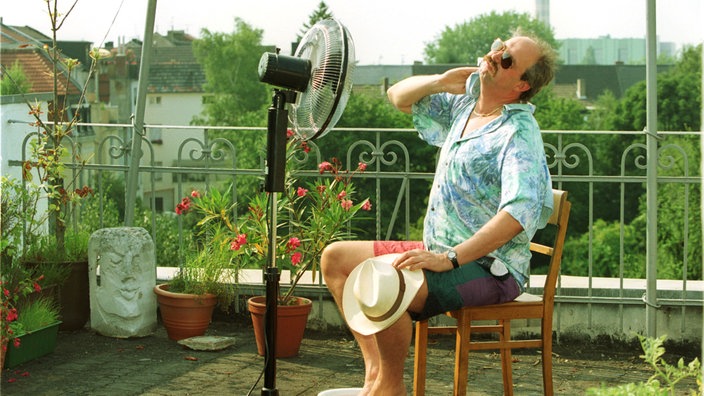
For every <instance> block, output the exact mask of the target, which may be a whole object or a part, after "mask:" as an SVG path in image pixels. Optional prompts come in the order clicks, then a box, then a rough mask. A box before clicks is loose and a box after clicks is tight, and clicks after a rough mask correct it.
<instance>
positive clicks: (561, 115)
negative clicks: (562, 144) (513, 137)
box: [531, 88, 587, 130]
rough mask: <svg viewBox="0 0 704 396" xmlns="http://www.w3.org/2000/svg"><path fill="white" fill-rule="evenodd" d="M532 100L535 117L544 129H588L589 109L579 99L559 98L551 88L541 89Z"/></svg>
mask: <svg viewBox="0 0 704 396" xmlns="http://www.w3.org/2000/svg"><path fill="white" fill-rule="evenodd" d="M531 102H532V103H533V104H534V105H535V106H536V110H535V118H536V120H537V121H538V124H539V125H540V128H541V129H543V130H583V129H586V126H587V125H586V121H585V117H586V113H587V109H586V108H585V107H584V105H583V104H582V103H581V102H579V101H578V100H577V99H567V98H558V97H557V96H555V94H554V93H553V92H552V90H551V89H549V88H548V89H544V90H542V91H540V92H539V93H538V94H537V95H536V96H535V97H534V98H533V99H532V100H531Z"/></svg>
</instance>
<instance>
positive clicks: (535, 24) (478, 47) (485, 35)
mask: <svg viewBox="0 0 704 396" xmlns="http://www.w3.org/2000/svg"><path fill="white" fill-rule="evenodd" d="M518 28H520V29H521V30H522V31H524V32H527V33H531V34H534V35H535V36H537V37H539V38H541V39H543V40H544V41H546V42H547V43H548V44H550V45H551V46H552V47H553V48H556V49H557V48H558V47H559V44H558V43H557V41H556V40H555V38H554V33H553V32H552V28H550V27H549V26H547V25H545V24H544V23H542V22H540V21H538V20H536V19H533V18H532V17H531V16H530V15H528V14H519V13H517V12H512V11H511V12H505V13H502V14H498V13H496V12H494V11H492V12H491V13H490V14H484V15H480V16H478V17H476V18H474V19H471V20H469V21H467V22H464V23H460V24H457V25H455V26H454V27H453V28H450V27H445V30H443V31H442V33H441V34H440V35H439V37H438V38H437V39H436V40H435V41H433V42H430V43H429V44H427V45H426V47H425V61H426V62H427V63H431V64H441V63H460V64H469V65H476V63H477V58H480V57H483V56H484V55H486V53H487V52H489V47H490V46H491V43H492V42H493V41H494V39H496V38H497V37H499V38H504V39H506V38H510V37H511V36H512V35H513V33H514V31H516V29H518Z"/></svg>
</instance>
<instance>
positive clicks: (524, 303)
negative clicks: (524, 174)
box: [413, 190, 570, 396]
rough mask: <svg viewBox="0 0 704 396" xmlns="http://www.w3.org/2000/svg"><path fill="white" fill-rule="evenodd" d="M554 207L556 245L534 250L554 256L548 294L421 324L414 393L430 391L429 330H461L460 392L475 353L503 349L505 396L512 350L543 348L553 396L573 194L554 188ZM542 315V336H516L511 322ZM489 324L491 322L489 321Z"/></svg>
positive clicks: (547, 387)
mask: <svg viewBox="0 0 704 396" xmlns="http://www.w3.org/2000/svg"><path fill="white" fill-rule="evenodd" d="M553 199H554V210H553V213H552V216H550V220H549V222H548V224H552V225H554V226H555V227H556V228H557V230H556V234H555V238H554V241H553V243H552V246H547V245H541V244H538V243H533V242H531V246H530V250H531V251H532V252H534V253H539V254H543V255H546V256H549V257H550V266H549V270H548V274H547V277H546V279H545V286H544V288H543V295H542V297H541V296H535V295H532V294H528V293H524V294H521V295H520V296H518V298H516V299H515V300H514V301H511V302H508V303H504V304H495V305H486V306H479V307H465V308H462V309H460V310H457V311H452V312H447V313H446V314H447V315H448V316H450V317H453V318H455V319H456V320H457V323H456V326H447V327H428V321H427V320H425V321H420V322H416V329H415V330H416V335H415V361H414V369H413V374H414V376H413V394H414V395H424V394H425V377H426V353H427V350H428V334H455V339H456V341H455V373H454V377H455V379H454V393H453V394H454V395H462V396H464V395H465V394H466V393H467V377H468V367H469V362H468V359H469V351H474V350H491V349H499V350H500V351H501V370H502V372H503V382H504V384H503V385H504V394H505V395H513V379H512V377H513V376H512V372H511V349H513V348H542V363H543V390H544V392H545V395H548V396H552V394H553V388H552V316H553V305H554V302H555V288H556V287H557V277H558V273H559V270H560V261H561V259H562V248H563V245H564V242H565V233H566V232H567V221H568V219H569V214H570V202H569V201H567V192H566V191H560V190H553ZM514 319H540V320H541V337H540V338H539V339H530V340H512V339H511V320H514ZM479 320H481V321H495V323H496V324H488V325H487V324H473V323H472V322H473V321H479ZM483 323H486V322H483ZM472 332H474V333H498V335H499V337H498V340H494V341H491V340H490V341H472V340H470V334H471V333H472Z"/></svg>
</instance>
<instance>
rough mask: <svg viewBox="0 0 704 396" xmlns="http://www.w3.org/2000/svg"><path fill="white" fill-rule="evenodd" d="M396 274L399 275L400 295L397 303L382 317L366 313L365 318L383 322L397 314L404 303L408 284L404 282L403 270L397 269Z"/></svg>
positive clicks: (397, 297) (397, 296)
mask: <svg viewBox="0 0 704 396" xmlns="http://www.w3.org/2000/svg"><path fill="white" fill-rule="evenodd" d="M396 273H397V274H398V294H397V295H396V301H394V303H393V305H392V306H391V308H389V310H388V311H386V312H385V313H384V314H382V315H379V316H370V315H367V314H366V313H365V314H364V316H366V317H367V319H369V320H371V321H372V322H382V321H384V320H386V319H388V318H390V317H391V315H393V314H394V312H396V310H397V309H398V307H399V306H400V305H401V302H402V301H403V295H404V294H405V293H406V282H405V281H404V280H403V274H401V270H399V269H396Z"/></svg>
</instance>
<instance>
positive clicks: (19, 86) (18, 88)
mask: <svg viewBox="0 0 704 396" xmlns="http://www.w3.org/2000/svg"><path fill="white" fill-rule="evenodd" d="M7 74H8V75H5V76H3V77H2V79H1V80H0V95H17V94H25V93H28V92H29V90H30V88H32V83H31V82H30V81H29V80H27V75H26V74H24V70H23V69H22V66H21V65H20V61H19V60H16V61H15V63H14V64H13V65H12V67H10V68H9V69H8V70H7Z"/></svg>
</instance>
